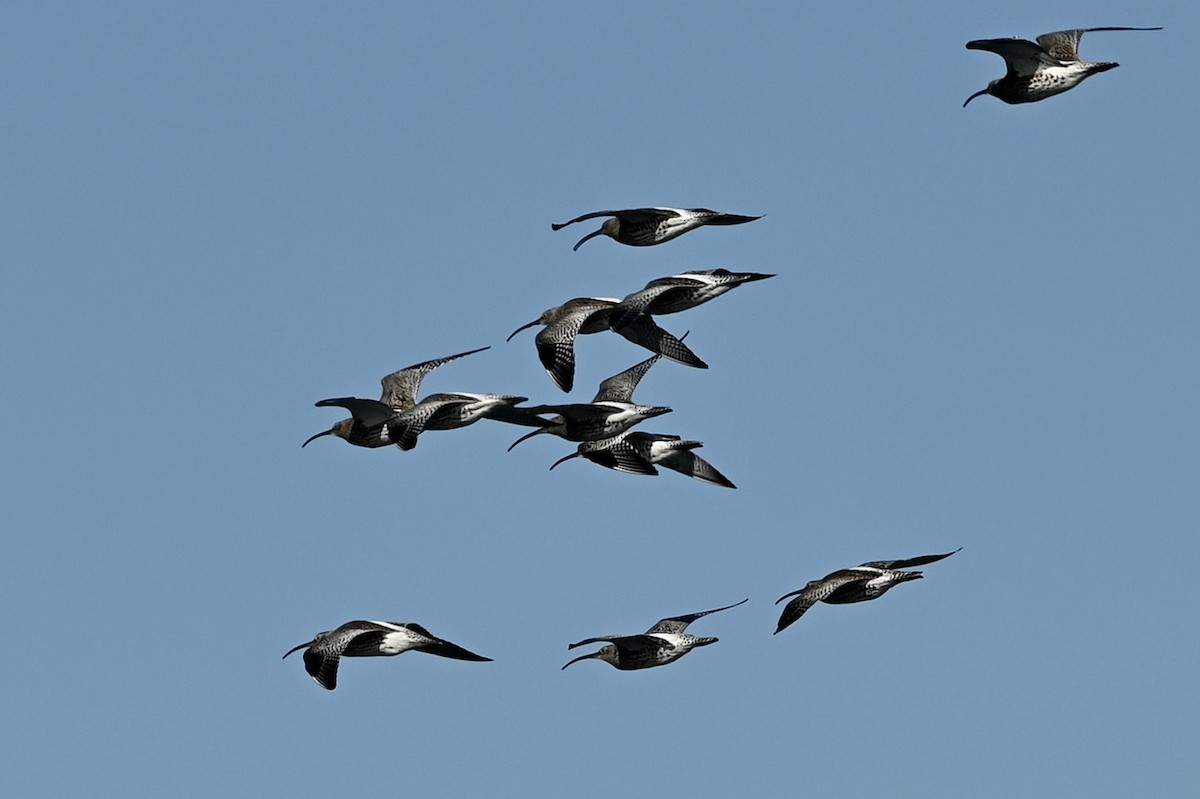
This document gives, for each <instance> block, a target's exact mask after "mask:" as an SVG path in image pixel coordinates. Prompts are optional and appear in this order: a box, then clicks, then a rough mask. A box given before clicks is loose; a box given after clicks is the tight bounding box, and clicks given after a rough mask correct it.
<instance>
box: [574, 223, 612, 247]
mask: <svg viewBox="0 0 1200 799" xmlns="http://www.w3.org/2000/svg"><path fill="white" fill-rule="evenodd" d="M603 232H604V228H600V229H599V230H597V231H594V232H592V233H589V234H587V235H586V236H584V237H583V238H582V239H580V240H579V241H577V242H575V246H574V247H572V248H571V252H575V251H576V250H578V249H579V248H580V247H582V246H583V243H584V242H585V241H587V240H588V239H594V238H596V237H597V236H599V235H600V234H601V233H603Z"/></svg>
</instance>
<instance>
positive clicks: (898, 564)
mask: <svg viewBox="0 0 1200 799" xmlns="http://www.w3.org/2000/svg"><path fill="white" fill-rule="evenodd" d="M961 549H962V547H959V548H958V549H956V550H954V552H958V551H959V550H961ZM954 552H946V553H943V554H941V555H920V556H918V557H915V558H905V559H903V560H871V561H867V562H866V563H864V564H862V565H863V566H867V567H869V568H873V569H888V570H891V569H907V568H909V567H910V566H924V565H925V564H926V563H936V562H938V561H939V560H943V559H945V558H948V557H950V556H951V555H953V554H954Z"/></svg>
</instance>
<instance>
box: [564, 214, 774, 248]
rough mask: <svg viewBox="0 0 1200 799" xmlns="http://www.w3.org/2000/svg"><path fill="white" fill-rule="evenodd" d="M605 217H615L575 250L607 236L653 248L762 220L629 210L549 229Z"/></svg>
mask: <svg viewBox="0 0 1200 799" xmlns="http://www.w3.org/2000/svg"><path fill="white" fill-rule="evenodd" d="M602 216H609V217H612V218H611V219H606V220H605V221H604V224H602V225H601V226H600V229H599V230H597V231H594V232H592V233H589V234H587V235H586V236H584V237H583V238H582V239H580V240H579V241H578V242H576V243H575V246H574V247H573V248H572V249H574V250H578V249H579V248H580V247H581V246H583V243H584V242H585V241H587V240H588V239H591V238H595V237H596V236H600V235H604V236H608V237H610V238H612V239H615V240H616V241H619V242H620V243H621V244H628V245H630V246H631V247H650V246H652V245H654V244H662V243H663V242H664V241H670V240H671V239H673V238H675V237H676V236H682V235H683V234H684V233H687V232H688V231H689V230H695V229H696V228H698V227H702V226H704V225H741V224H745V223H746V222H753V221H754V220H755V219H761V218H762V217H761V216H743V215H741V214H722V213H718V212H717V211H710V210H708V209H707V208H627V209H624V210H621V211H594V212H593V213H590V214H584V215H583V216H577V217H575V218H574V219H572V220H571V221H570V222H563V223H562V224H552V225H551V226H550V229H551V230H562V229H563V228H565V227H566V226H567V225H573V224H575V223H576V222H583V221H584V220H586V219H596V218H598V217H602Z"/></svg>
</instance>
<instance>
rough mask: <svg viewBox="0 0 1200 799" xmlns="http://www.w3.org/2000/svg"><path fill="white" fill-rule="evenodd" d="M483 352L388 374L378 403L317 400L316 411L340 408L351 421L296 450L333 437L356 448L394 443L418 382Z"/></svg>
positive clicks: (350, 399) (354, 399) (353, 399)
mask: <svg viewBox="0 0 1200 799" xmlns="http://www.w3.org/2000/svg"><path fill="white" fill-rule="evenodd" d="M486 349H490V347H480V348H479V349H474V350H467V351H466V352H459V353H456V354H454V355H447V356H446V357H444V358H434V359H433V360H430V361H423V362H421V363H417V364H413V365H412V366H406V367H404V368H403V369H399V370H397V371H395V372H392V373H391V374H390V375H387V376H385V377H384V378H383V379H382V380H380V381H379V382H380V384H381V385H382V386H383V393H382V394H380V396H379V399H378V400H369V399H359V398H358V397H335V398H333V399H323V400H321V401H320V402H318V403H317V404H316V406H317V407H318V408H326V407H336V408H344V409H345V410H347V411H349V412H350V416H351V418H349V419H343V420H342V421H340V422H338V423H337V424H335V425H334V426H333V427H331V428H329V429H328V430H325V431H322V432H320V433H317V434H316V435H314V436H310V437H309V439H308V440H307V441H305V442H304V443H303V444H301V445H300V446H301V447H307V446H308V445H309V443H310V442H312V441H315V440H316V439H318V438H321V437H322V436H337V437H338V438H341V439H345V440H346V441H347V442H349V443H350V444H353V445H354V446H356V447H386V446H388V445H389V444H393V443H395V441H394V440H393V437H399V435H400V433H401V432H402V430H403V427H404V423H402V422H398V421H397V417H398V416H399V414H401V413H402V412H403V411H406V410H408V409H409V408H412V407H414V406H415V405H416V404H417V391H418V390H420V388H421V380H422V379H423V378H424V377H425V376H426V375H428V374H429V373H430V372H432V371H433V370H434V369H436V368H438V367H439V366H442V365H443V364H447V363H450V361H454V360H458V359H459V358H464V357H466V356H467V355H474V354H475V353H477V352H483V351H484V350H486Z"/></svg>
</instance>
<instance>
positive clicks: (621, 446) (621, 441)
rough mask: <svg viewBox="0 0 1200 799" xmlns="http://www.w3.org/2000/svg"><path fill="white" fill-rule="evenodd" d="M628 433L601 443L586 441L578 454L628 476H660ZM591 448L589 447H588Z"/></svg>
mask: <svg viewBox="0 0 1200 799" xmlns="http://www.w3.org/2000/svg"><path fill="white" fill-rule="evenodd" d="M626 435H628V434H626V433H622V434H621V435H619V436H615V437H613V438H606V439H602V440H600V441H586V442H584V443H582V444H580V445H579V451H578V454H579V455H582V456H583V457H585V458H587V459H588V460H589V461H591V462H592V463H596V464H599V465H600V466H604V467H606V468H609V469H613V470H615V471H618V472H625V473H626V474H642V475H646V476H647V477H653V476H654V475H656V474H658V469H656V468H654V464H653V463H651V462H650V461H649V460H648V459H647V458H646V456H645V455H644V454H643V453H642V452H640V451H639V450H638V448H637V447H635V446H634V445H633V444H632V443H631V442H630V441H629V440H628V439H627V438H626ZM589 444H590V445H591V446H588V445H589Z"/></svg>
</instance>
